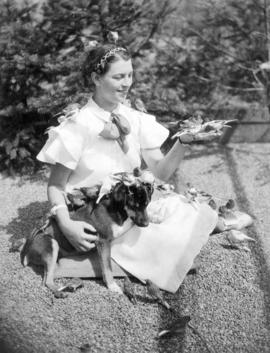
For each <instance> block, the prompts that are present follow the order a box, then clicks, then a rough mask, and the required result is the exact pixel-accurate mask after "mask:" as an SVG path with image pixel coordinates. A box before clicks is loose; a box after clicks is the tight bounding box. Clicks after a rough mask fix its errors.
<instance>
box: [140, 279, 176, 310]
mask: <svg viewBox="0 0 270 353" xmlns="http://www.w3.org/2000/svg"><path fill="white" fill-rule="evenodd" d="M145 283H146V288H147V291H148V293H149V294H150V295H151V297H153V298H154V299H156V300H157V302H158V303H159V304H161V305H163V306H164V307H165V308H166V309H168V310H171V306H170V304H169V303H167V302H166V300H164V298H163V295H162V293H161V290H160V289H159V288H158V286H157V285H155V284H154V283H153V282H152V281H151V280H150V279H147V280H146V281H145Z"/></svg>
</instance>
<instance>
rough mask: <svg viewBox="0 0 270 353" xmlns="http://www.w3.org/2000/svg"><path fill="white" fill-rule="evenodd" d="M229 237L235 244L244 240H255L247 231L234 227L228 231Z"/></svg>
mask: <svg viewBox="0 0 270 353" xmlns="http://www.w3.org/2000/svg"><path fill="white" fill-rule="evenodd" d="M227 239H228V241H229V242H230V243H231V244H233V243H237V242H243V241H253V242H255V239H253V238H251V237H249V236H247V235H246V234H245V233H243V232H241V231H239V230H235V229H232V230H230V231H229V232H228V233H227Z"/></svg>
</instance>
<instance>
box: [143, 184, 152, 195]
mask: <svg viewBox="0 0 270 353" xmlns="http://www.w3.org/2000/svg"><path fill="white" fill-rule="evenodd" d="M143 185H144V186H145V187H146V190H147V193H148V195H149V197H151V196H152V194H153V192H154V186H153V184H150V183H143Z"/></svg>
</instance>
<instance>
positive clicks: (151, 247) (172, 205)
mask: <svg viewBox="0 0 270 353" xmlns="http://www.w3.org/2000/svg"><path fill="white" fill-rule="evenodd" d="M149 213H150V219H151V218H152V219H153V220H154V221H155V222H159V221H160V223H150V224H149V226H148V227H145V228H141V227H137V226H133V227H132V228H131V229H130V230H128V231H127V232H126V233H125V234H124V235H122V236H120V237H118V238H117V239H115V240H114V241H113V243H112V258H113V260H114V261H115V262H116V263H117V264H118V265H120V266H121V267H122V268H124V269H125V270H126V271H128V272H129V273H131V274H132V275H133V276H135V277H137V278H138V279H140V280H142V281H144V280H146V279H150V280H152V281H153V282H154V283H155V284H156V285H157V286H158V287H159V288H161V289H164V290H167V291H169V292H172V293H174V292H176V291H177V289H178V288H179V286H180V284H181V283H182V281H183V280H184V278H185V276H186V274H187V272H188V271H189V270H190V268H191V266H192V264H193V261H194V259H195V257H196V256H197V255H198V254H199V252H200V250H201V248H202V247H203V245H205V244H206V242H207V240H208V238H209V234H210V233H211V232H212V231H213V230H214V228H215V226H216V224H217V219H218V215H217V212H215V211H214V210H213V209H212V208H211V207H209V206H208V205H207V204H205V203H198V202H189V201H188V200H187V199H186V198H185V197H184V196H182V195H178V194H173V195H170V196H168V197H166V198H162V199H159V200H155V201H152V202H151V204H150V205H149ZM158 216H159V217H160V219H158Z"/></svg>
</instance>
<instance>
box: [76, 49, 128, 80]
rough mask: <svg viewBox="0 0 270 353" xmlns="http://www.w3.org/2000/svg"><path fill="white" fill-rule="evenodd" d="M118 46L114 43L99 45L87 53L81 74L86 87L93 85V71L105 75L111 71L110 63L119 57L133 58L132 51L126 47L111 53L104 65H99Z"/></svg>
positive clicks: (124, 58)
mask: <svg viewBox="0 0 270 353" xmlns="http://www.w3.org/2000/svg"><path fill="white" fill-rule="evenodd" d="M115 48H118V46H117V47H116V46H115V45H114V44H104V45H98V46H95V47H93V48H91V49H88V51H87V52H86V53H85V57H84V60H83V63H82V67H81V74H82V79H83V83H84V85H85V86H86V87H89V86H91V85H92V80H91V73H92V72H97V73H98V74H99V75H105V74H106V72H108V71H109V68H110V64H111V63H113V62H116V61H117V60H119V59H123V60H129V59H130V58H131V55H130V53H129V52H128V50H127V49H126V48H124V47H122V46H121V47H120V48H123V50H118V51H117V52H116V53H114V54H112V55H110V56H109V57H108V58H107V59H106V60H105V61H104V62H103V64H102V65H98V64H99V63H101V59H102V58H103V57H104V56H105V55H106V54H107V53H108V52H109V51H110V50H112V49H115Z"/></svg>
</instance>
